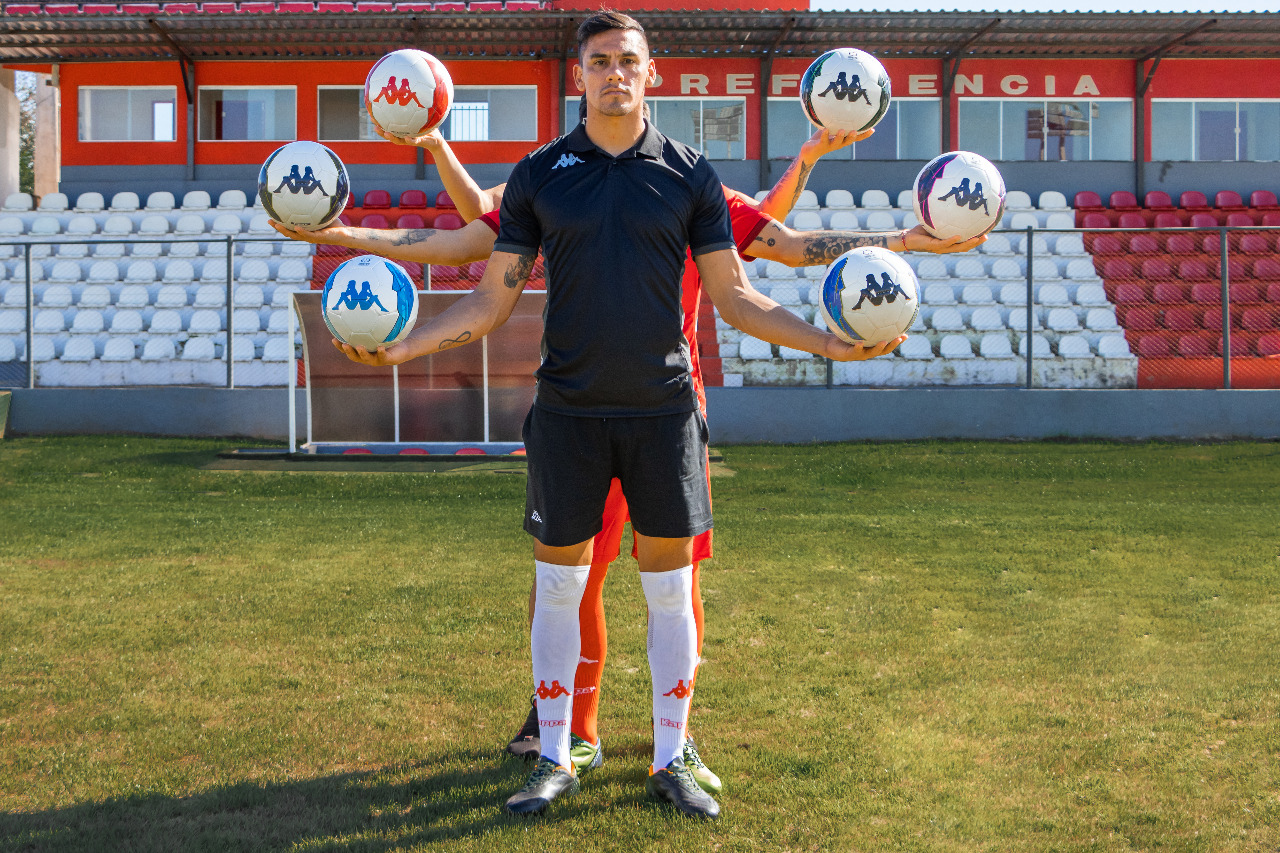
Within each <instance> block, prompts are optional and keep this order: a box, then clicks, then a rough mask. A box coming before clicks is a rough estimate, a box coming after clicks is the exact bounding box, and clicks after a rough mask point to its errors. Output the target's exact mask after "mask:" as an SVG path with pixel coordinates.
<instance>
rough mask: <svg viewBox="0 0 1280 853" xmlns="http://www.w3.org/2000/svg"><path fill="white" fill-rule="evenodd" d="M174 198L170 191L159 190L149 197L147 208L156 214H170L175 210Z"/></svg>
mask: <svg viewBox="0 0 1280 853" xmlns="http://www.w3.org/2000/svg"><path fill="white" fill-rule="evenodd" d="M173 205H174V198H173V193H171V192H169V191H168V190H157V191H156V192H153V193H151V194H150V195H148V196H147V207H146V209H147V210H149V211H155V212H156V213H168V212H169V211H171V210H173Z"/></svg>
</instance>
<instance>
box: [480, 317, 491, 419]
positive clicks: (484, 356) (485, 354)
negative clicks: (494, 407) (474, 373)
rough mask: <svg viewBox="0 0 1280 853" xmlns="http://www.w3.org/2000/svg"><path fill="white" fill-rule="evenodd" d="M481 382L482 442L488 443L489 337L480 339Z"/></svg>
mask: <svg viewBox="0 0 1280 853" xmlns="http://www.w3.org/2000/svg"><path fill="white" fill-rule="evenodd" d="M480 359H481V361H482V362H483V364H482V373H483V376H482V377H481V381H482V382H483V383H484V440H485V441H486V442H488V441H489V336H488V335H485V336H484V337H483V338H481V339H480Z"/></svg>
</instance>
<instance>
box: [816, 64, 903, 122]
mask: <svg viewBox="0 0 1280 853" xmlns="http://www.w3.org/2000/svg"><path fill="white" fill-rule="evenodd" d="M891 97H892V95H891V92H890V87H889V74H888V72H887V71H885V70H884V66H883V65H881V64H880V60H878V59H876V58H875V57H874V56H872V55H871V54H869V53H867V52H866V51H865V50H858V49H857V48H856V47H838V48H836V49H835V50H828V51H827V52H826V53H824V54H822V56H819V57H818V58H817V59H815V60H814V61H813V64H812V65H810V66H809V68H808V70H807V71H805V72H804V77H802V78H801V79H800V103H801V105H802V106H803V107H804V111H805V114H806V115H807V116H809V120H810V121H811V122H813V123H814V124H816V125H818V127H825V128H827V129H828V130H854V131H863V130H868V129H870V128H872V127H875V126H876V124H877V123H878V122H879V121H880V119H882V118H884V114H885V112H886V111H888V109H889V101H890V99H891Z"/></svg>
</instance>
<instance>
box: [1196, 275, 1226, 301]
mask: <svg viewBox="0 0 1280 853" xmlns="http://www.w3.org/2000/svg"><path fill="white" fill-rule="evenodd" d="M1191 301H1192V302H1196V303H1199V304H1200V305H1221V304H1222V288H1221V287H1220V286H1219V285H1217V284H1214V283H1211V282H1207V281H1202V282H1200V283H1198V284H1193V285H1191Z"/></svg>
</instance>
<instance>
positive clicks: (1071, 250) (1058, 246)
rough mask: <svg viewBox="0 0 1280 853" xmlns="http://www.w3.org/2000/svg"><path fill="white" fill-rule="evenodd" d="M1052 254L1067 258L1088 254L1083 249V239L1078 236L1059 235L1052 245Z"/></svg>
mask: <svg viewBox="0 0 1280 853" xmlns="http://www.w3.org/2000/svg"><path fill="white" fill-rule="evenodd" d="M1053 253H1054V254H1055V255H1065V256H1068V257H1078V256H1081V255H1087V254H1088V252H1086V251H1085V248H1084V238H1083V237H1081V236H1080V235H1079V234H1062V235H1060V236H1059V237H1058V241H1057V242H1056V243H1054V244H1053Z"/></svg>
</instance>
